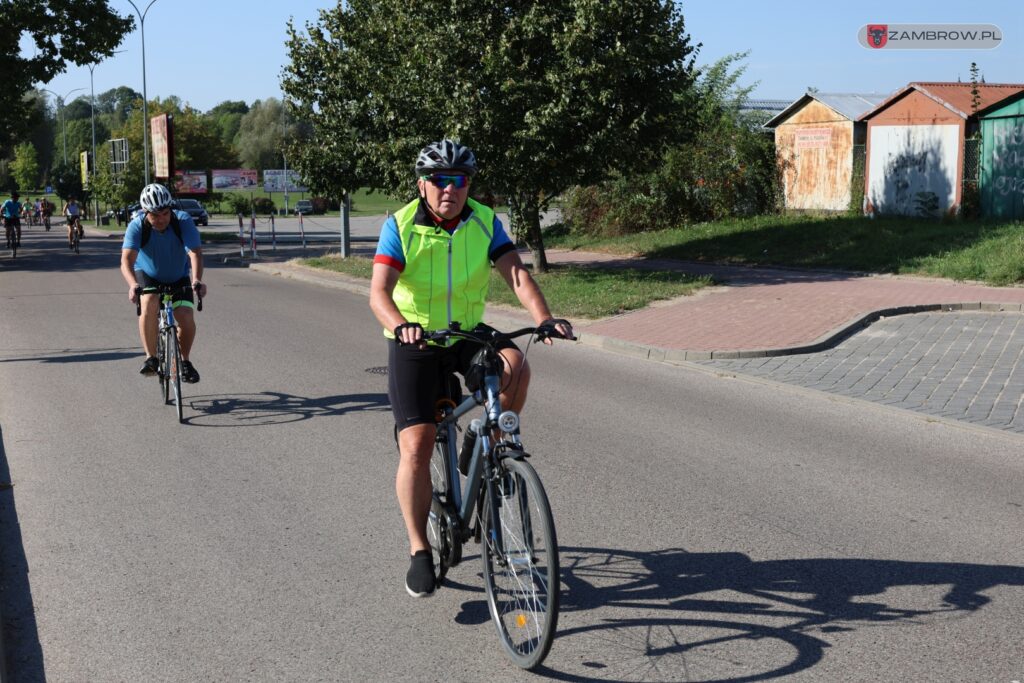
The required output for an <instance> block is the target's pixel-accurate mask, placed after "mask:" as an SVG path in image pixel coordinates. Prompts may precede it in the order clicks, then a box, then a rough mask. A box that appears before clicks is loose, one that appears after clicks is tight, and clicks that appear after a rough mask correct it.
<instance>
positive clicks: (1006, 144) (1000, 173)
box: [992, 124, 1024, 197]
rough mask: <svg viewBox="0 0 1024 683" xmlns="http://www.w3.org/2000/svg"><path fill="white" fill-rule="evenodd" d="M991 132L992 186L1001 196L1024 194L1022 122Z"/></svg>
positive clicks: (1023, 126) (1023, 133) (1023, 132)
mask: <svg viewBox="0 0 1024 683" xmlns="http://www.w3.org/2000/svg"><path fill="white" fill-rule="evenodd" d="M993 132H994V135H993V138H994V140H993V144H992V186H993V188H994V189H995V191H996V193H997V194H998V195H1000V196H1003V197H1008V196H1010V195H1022V196H1024V124H1018V125H1016V126H999V127H997V128H996V129H995V130H994V131H993Z"/></svg>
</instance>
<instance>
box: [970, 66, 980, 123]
mask: <svg viewBox="0 0 1024 683" xmlns="http://www.w3.org/2000/svg"><path fill="white" fill-rule="evenodd" d="M980 107H981V92H980V91H979V90H978V65H977V63H975V62H971V113H972V114H976V113H978V109H979V108H980Z"/></svg>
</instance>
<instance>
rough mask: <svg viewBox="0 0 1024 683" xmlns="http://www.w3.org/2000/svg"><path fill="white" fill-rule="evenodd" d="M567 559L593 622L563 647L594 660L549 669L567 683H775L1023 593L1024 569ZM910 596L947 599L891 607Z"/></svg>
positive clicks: (638, 555)
mask: <svg viewBox="0 0 1024 683" xmlns="http://www.w3.org/2000/svg"><path fill="white" fill-rule="evenodd" d="M560 556H561V565H562V572H561V578H562V583H563V591H562V610H561V611H562V614H563V615H568V614H571V613H573V612H576V613H580V612H586V613H592V614H593V616H592V618H590V619H588V620H587V622H588V623H586V624H584V625H582V626H577V627H570V628H567V629H565V628H563V629H560V631H559V634H558V639H559V640H560V641H568V642H563V643H562V645H561V646H562V647H566V646H569V647H572V648H573V649H574V651H578V652H580V653H583V654H581V655H580V657H581V660H582V661H581V662H580V665H579V666H580V667H581V668H580V669H578V670H566V671H552V670H550V669H547V670H545V673H546V674H547V675H548V676H550V677H552V678H556V679H559V680H665V681H675V680H684V679H685V680H709V679H710V680H722V681H732V682H733V683H736V682H739V681H756V680H767V679H771V678H776V677H779V676H784V675H788V674H792V673H795V672H798V671H802V670H806V669H809V668H811V667H813V666H814V665H815V664H816V663H817V662H819V661H821V660H822V659H823V658H824V656H825V653H826V648H829V647H835V646H837V645H838V643H837V642H835V640H836V638H841V636H838V635H834V634H841V633H844V632H850V631H855V630H857V629H858V628H860V627H863V626H865V625H882V624H891V623H898V624H903V625H906V624H924V623H932V622H934V621H935V620H937V619H944V618H956V617H958V616H962V615H965V614H969V613H972V612H975V611H977V610H979V609H981V608H982V607H984V606H985V605H987V604H989V603H990V602H991V600H992V598H991V597H989V596H987V595H985V594H984V592H985V591H987V590H989V589H992V588H995V587H998V586H1015V587H1021V586H1024V567H1014V566H999V565H977V564H964V563H945V562H901V561H889V560H864V559H828V558H822V559H801V560H767V561H754V560H752V559H751V558H750V557H748V556H747V555H744V554H742V553H690V552H687V551H685V550H681V549H666V550H659V551H653V552H639V551H628V550H609V549H602V548H570V547H566V548H562V549H561V552H560ZM905 586H915V587H935V588H937V589H938V590H939V592H938V593H934V594H928V595H927V597H924V598H922V597H921V592H920V591H915V592H914V593H913V597H908V596H907V595H906V594H905V593H903V592H897V593H895V594H894V595H893V596H891V597H890V598H889V599H888V600H887V599H886V598H885V597H884V596H885V594H886V592H887V591H889V590H890V589H894V588H899V587H905ZM866 598H867V599H866ZM907 600H913V601H914V602H913V604H908V603H906V602H905V601H907ZM922 600H923V602H922ZM634 611H635V617H634V616H633V613H634ZM605 613H607V616H605ZM571 620H572V621H575V622H576V623H580V619H579V618H576V619H571ZM780 620H781V621H782V624H781V625H778V624H779V622H780ZM562 623H563V625H564V624H565V621H563V622H562ZM826 639H828V640H826ZM830 641H831V642H830ZM570 643H571V645H570ZM557 647H559V645H558V644H557V643H556V648H557ZM701 655H705V656H704V657H702V656H701ZM700 663H704V664H706V665H707V666H708V669H707V671H702V672H698V671H696V670H695V667H698V666H699V664H700ZM712 663H713V664H712ZM723 671H734V674H731V675H724V676H723V675H722V672H723Z"/></svg>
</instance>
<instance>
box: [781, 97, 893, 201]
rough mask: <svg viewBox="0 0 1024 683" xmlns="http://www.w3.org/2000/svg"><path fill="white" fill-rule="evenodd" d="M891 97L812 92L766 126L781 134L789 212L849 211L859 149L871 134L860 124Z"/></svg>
mask: <svg viewBox="0 0 1024 683" xmlns="http://www.w3.org/2000/svg"><path fill="white" fill-rule="evenodd" d="M885 97H886V96H885V95H879V94H875V93H870V94H857V93H819V92H808V93H807V94H805V95H804V96H802V97H801V98H799V99H798V100H796V101H795V102H793V103H792V104H790V105H789V106H788V107H786V109H784V110H783V111H782V112H781V113H779V114H778V115H777V116H775V117H774V118H772V119H771V120H770V121H768V123H766V124H765V128H769V129H774V131H775V156H776V159H777V161H778V164H779V170H780V172H781V174H782V181H783V187H784V191H785V202H786V208H787V209H791V210H802V211H807V210H811V211H846V210H847V209H848V208H849V206H850V195H851V192H850V190H851V186H850V182H851V178H852V177H853V166H854V163H853V159H854V146H855V145H863V144H864V134H865V132H864V131H865V124H863V123H857V119H858V118H860V115H861V114H863V113H865V112H866V111H868V110H870V109H871V108H872V107H874V106H875V105H877V104H878V103H879V102H881V101H883V100H884V99H885Z"/></svg>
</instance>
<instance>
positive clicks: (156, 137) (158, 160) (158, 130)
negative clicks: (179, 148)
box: [149, 114, 174, 178]
mask: <svg viewBox="0 0 1024 683" xmlns="http://www.w3.org/2000/svg"><path fill="white" fill-rule="evenodd" d="M171 126H172V124H171V117H170V116H168V115H167V114H158V115H157V116H154V117H153V118H151V119H150V120H149V128H150V132H151V137H152V138H153V175H155V176H156V177H157V178H170V177H171V175H172V173H171V171H172V170H173V168H174V151H173V149H174V142H173V138H174V133H173V131H172V129H171Z"/></svg>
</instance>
